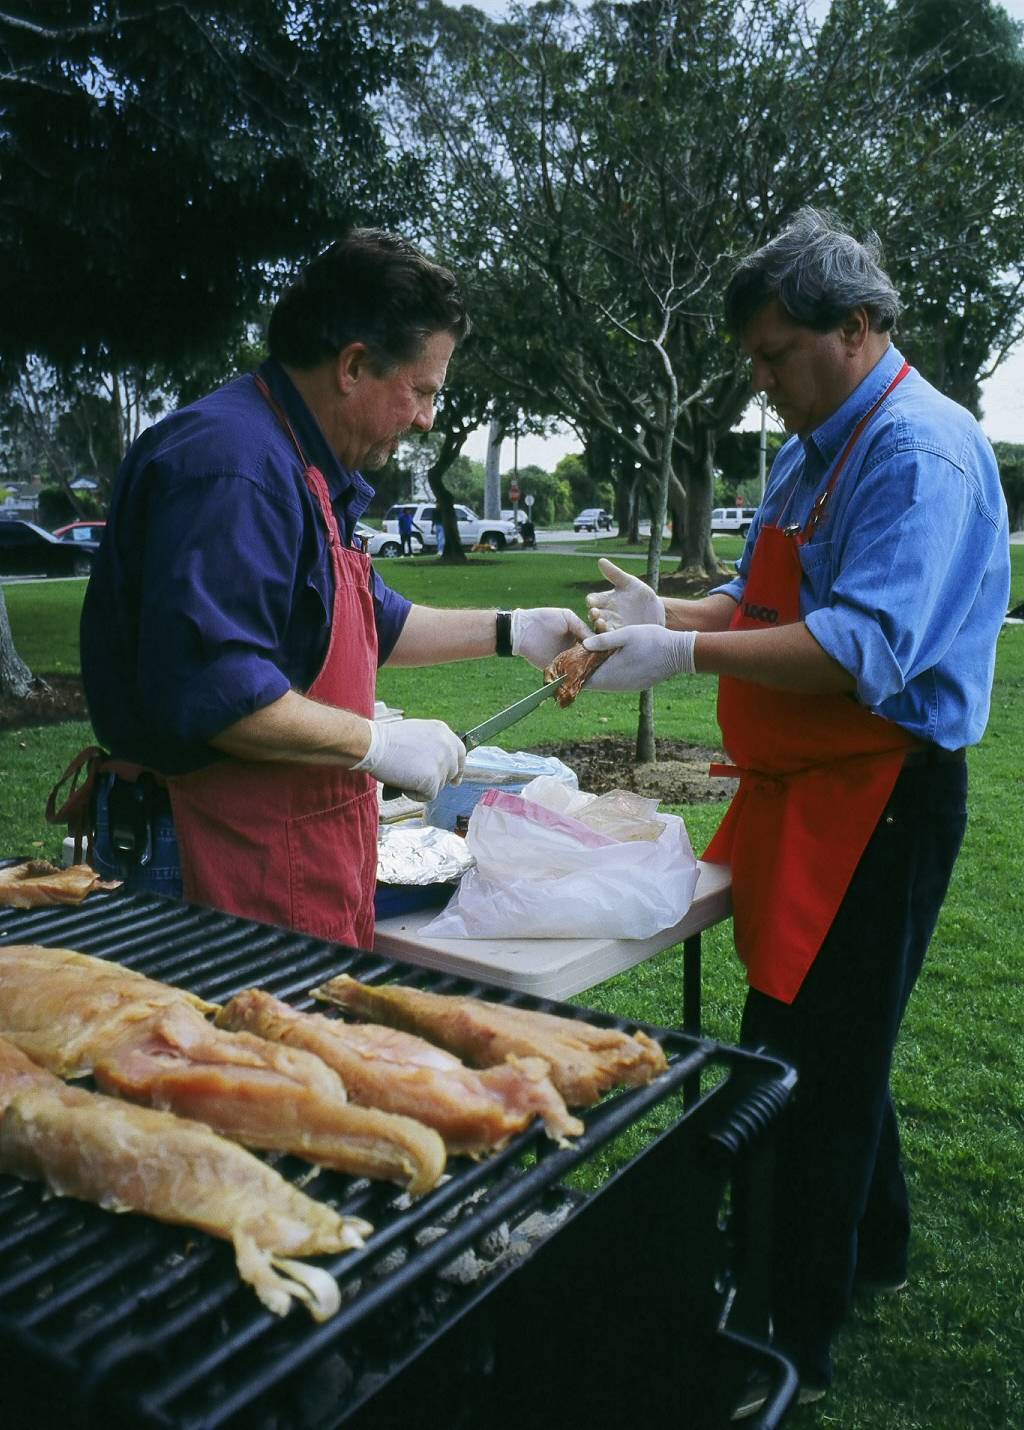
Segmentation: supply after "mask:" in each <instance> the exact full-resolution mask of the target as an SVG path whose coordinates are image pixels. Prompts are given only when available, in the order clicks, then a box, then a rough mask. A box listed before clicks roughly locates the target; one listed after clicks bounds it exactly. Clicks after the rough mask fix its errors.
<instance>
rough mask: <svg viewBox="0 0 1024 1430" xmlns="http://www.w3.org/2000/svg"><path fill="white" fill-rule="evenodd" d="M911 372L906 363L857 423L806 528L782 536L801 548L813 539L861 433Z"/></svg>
mask: <svg viewBox="0 0 1024 1430" xmlns="http://www.w3.org/2000/svg"><path fill="white" fill-rule="evenodd" d="M909 371H910V364H909V363H908V362H905V363H904V364H903V366H902V367H901V368H900V370H899V372H898V373H897V374H896V376H895V377H894V378H893V380H892V382H890V384H889V386H888V387H887V388H886V389H885V391H884V392H883V393H882V395H881V397H880V398H879V399H878V401H877V402H876V403H875V404H874V406H873V407H871V408H870V409H869V411H867V412H865V414H864V416H863V417H862V418H861V419H860V421H859V422H858V423H857V425H856V427H855V428H854V429H853V433H852V435H851V437H850V440H849V441H848V442H847V444H846V446H845V447H844V448H843V450H842V453H841V454H840V457H839V460H838V462H836V464H835V466H834V467H833V469H832V475H831V477H830V478H829V483H828V486H827V487H826V488H825V490H824V491H823V492H822V494H821V496H820V497H819V498H818V500H817V501H816V502H815V503H814V506H813V507H812V508H811V514H810V516H809V517H808V518H807V524H806V526H804V527H803V528H802V529H801V527H800V524H799V522H796V523H795V524H794V525H792V526H784V527H783V528H782V534H783V535H784V536H795V537H796V538H797V540H798V541H799V543H800V545H801V546H803V545H804V544H805V542H808V541H810V539H811V537H812V536H813V535H814V533H815V531H816V530H817V527H818V523H819V521H821V519H822V517H823V516H824V514H825V508H826V507H827V506H828V503H829V499H830V498H831V496H832V492H833V489H834V488H835V484H836V482H837V481H838V479H839V473H840V472H841V471H842V470H843V468H844V467H845V466H846V462H847V459H848V458H849V456H850V453H851V452H852V451H853V449H854V447H855V446H856V444H857V441H858V439H859V437H860V435H861V433H862V432H863V431H864V428H865V427H866V426H867V425H868V423H869V422H870V421H871V419H872V417H874V415H875V413H876V412H877V411H878V409H879V408H880V407H881V405H882V403H883V402H884V401H885V399H886V398H887V397H888V396H889V394H890V393H891V392H892V391H894V389H895V388H897V387H898V386H899V385H900V383H901V382H902V381H903V379H904V378H905V377H906V375H907V373H908V372H909ZM787 505H788V503H787Z"/></svg>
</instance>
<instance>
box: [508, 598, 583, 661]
mask: <svg viewBox="0 0 1024 1430" xmlns="http://www.w3.org/2000/svg"><path fill="white" fill-rule="evenodd" d="M589 635H590V630H589V629H588V627H587V624H586V622H585V621H583V620H581V619H580V617H579V616H578V615H577V614H576V612H575V611H570V610H569V609H568V607H566V606H532V607H525V608H520V609H519V610H515V611H513V612H512V654H513V655H521V656H522V657H523V659H524V660H528V661H529V662H530V664H531V665H535V666H536V667H537V669H538V670H543V669H544V667H545V666H546V665H550V664H551V662H552V661H553V660H554V658H555V656H556V655H558V654H559V653H560V652H561V651H563V650H568V649H569V647H570V646H571V645H575V644H576V642H577V641H581V640H584V639H585V638H586V637H587V636H589Z"/></svg>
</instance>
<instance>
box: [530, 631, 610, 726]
mask: <svg viewBox="0 0 1024 1430" xmlns="http://www.w3.org/2000/svg"><path fill="white" fill-rule="evenodd" d="M611 654H612V652H611V651H610V650H587V649H585V647H584V646H583V645H582V643H579V642H578V643H577V644H576V645H571V646H570V647H569V649H568V650H563V651H562V652H561V654H560V655H556V656H555V658H554V660H553V661H552V662H551V664H550V665H549V666H547V667H546V668H545V671H544V680H545V682H546V683H547V684H549V685H550V683H551V681H552V680H557V679H558V677H559V676H560V675H564V676H565V677H566V679H565V683H564V684H563V685H560V686H559V687H558V689H557V690H556V691H555V699H556V700H557V701H558V703H559V705H560V706H561V707H562V709H563V710H564V709H565V707H566V706H567V705H571V704H572V702H573V701H574V700H575V699H576V697H577V695H579V693H580V691H581V690H582V689H583V687H584V685H586V683H587V681H588V680H589V679H590V677H591V676H592V675H593V673H594V671H595V670H596V669H597V667H598V666H599V665H603V664H604V663H605V661H606V660H607V659H608V657H609V656H610V655H611Z"/></svg>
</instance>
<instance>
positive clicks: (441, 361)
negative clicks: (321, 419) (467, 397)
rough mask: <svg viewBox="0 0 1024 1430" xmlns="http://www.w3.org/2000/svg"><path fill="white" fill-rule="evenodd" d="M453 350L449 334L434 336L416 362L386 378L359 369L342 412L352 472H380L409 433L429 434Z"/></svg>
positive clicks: (343, 445) (341, 446)
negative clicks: (438, 395)
mask: <svg viewBox="0 0 1024 1430" xmlns="http://www.w3.org/2000/svg"><path fill="white" fill-rule="evenodd" d="M454 350H455V341H454V339H453V338H452V336H451V334H450V333H431V335H430V337H428V338H427V339H426V340H425V341H424V343H423V345H422V347H421V348H420V350H419V353H418V354H417V355H416V357H414V358H413V359H412V360H411V361H409V362H405V363H399V365H398V366H397V367H393V368H391V369H390V371H388V372H386V373H384V374H383V375H382V376H378V375H377V374H376V373H375V372H374V371H373V370H372V368H371V367H370V365H369V364H368V363H366V362H365V360H364V361H363V362H362V363H361V364H360V366H359V371H358V378H357V380H356V381H355V382H353V383H352V384H351V386H350V387H349V390H348V392H347V393H346V396H345V400H344V404H343V407H342V410H341V429H342V430H341V433H340V440H339V443H338V455H339V456H340V457H341V460H342V461H343V462H344V463H345V465H346V466H347V467H348V468H349V470H350V471H375V470H377V469H378V468H380V467H383V466H384V464H385V462H387V460H388V458H389V457H391V456H392V455H393V454H394V452H395V449H396V448H397V446H398V443H399V440H400V439H401V438H402V437H404V436H405V435H406V434H407V433H409V432H413V431H415V432H429V431H430V429H431V427H432V426H433V425H434V400H435V398H436V397H437V394H438V393H439V392H440V390H441V388H442V386H443V385H444V380H445V376H446V374H447V372H448V363H449V360H450V358H451V355H452V353H453V352H454Z"/></svg>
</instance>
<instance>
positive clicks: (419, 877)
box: [377, 824, 476, 884]
mask: <svg viewBox="0 0 1024 1430" xmlns="http://www.w3.org/2000/svg"><path fill="white" fill-rule="evenodd" d="M475 863H476V860H475V859H474V858H473V856H472V854H470V852H469V850H468V849H467V848H466V841H465V840H464V839H462V838H460V837H459V835H457V834H452V832H451V831H450V830H448V829H435V828H434V826H433V825H432V824H417V825H409V824H396V825H387V824H384V825H381V829H380V834H379V835H378V838H377V882H378V883H379V884H457V883H458V881H459V880H460V879H461V878H462V876H463V874H464V873H465V872H466V870H467V869H471V868H472V867H473V865H474V864H475Z"/></svg>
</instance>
